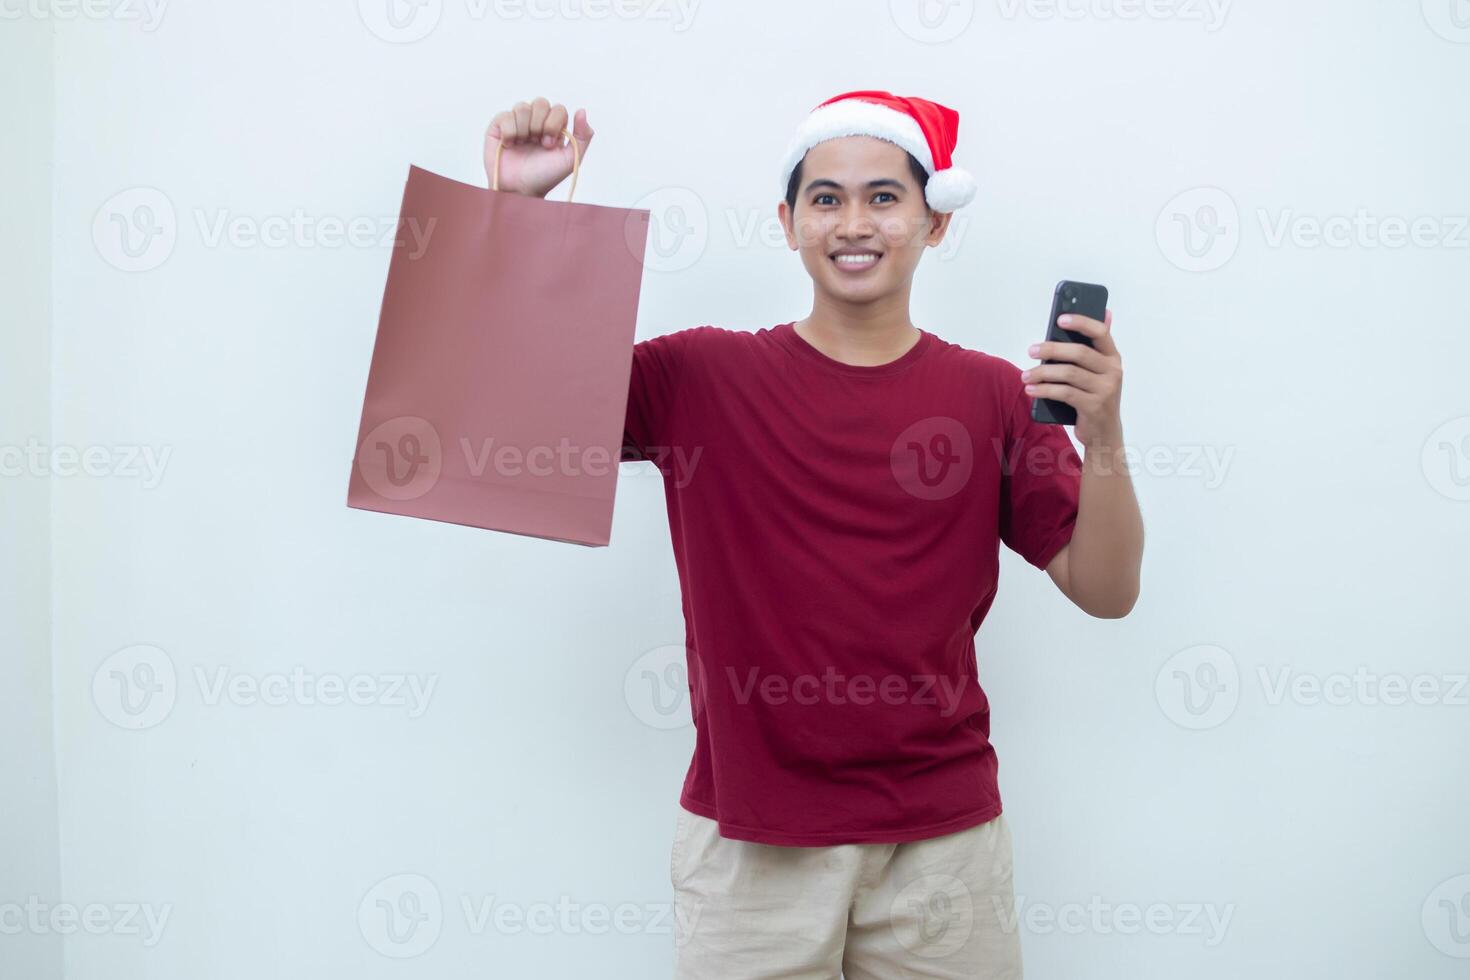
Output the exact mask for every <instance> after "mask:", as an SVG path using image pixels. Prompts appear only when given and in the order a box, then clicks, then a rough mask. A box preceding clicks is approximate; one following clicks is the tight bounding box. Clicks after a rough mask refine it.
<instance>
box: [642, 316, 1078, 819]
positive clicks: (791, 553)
mask: <svg viewBox="0 0 1470 980" xmlns="http://www.w3.org/2000/svg"><path fill="white" fill-rule="evenodd" d="M1030 405H1031V400H1030V398H1029V397H1028V396H1027V395H1026V394H1025V391H1024V389H1023V386H1022V382H1021V380H1020V369H1019V368H1017V367H1016V366H1015V365H1014V364H1011V363H1010V362H1008V361H1006V360H1003V359H1001V358H998V357H993V356H991V355H988V354H982V353H980V352H978V351H973V350H968V349H966V348H963V347H960V346H958V345H956V344H952V343H949V342H948V341H945V340H942V339H940V338H939V337H937V336H935V335H934V334H931V333H928V332H927V331H924V332H922V333H921V336H920V338H919V340H918V342H917V343H916V344H915V345H914V346H913V347H911V348H910V349H909V350H908V351H907V352H905V353H904V354H903V355H902V356H900V357H899V358H898V359H896V360H894V361H890V362H889V363H887V364H881V365H875V366H855V365H849V364H844V363H842V362H841V361H838V360H835V359H833V358H831V357H828V356H827V355H825V354H823V353H822V352H821V351H819V350H817V349H816V348H815V347H813V346H812V345H811V344H809V343H808V342H807V341H805V340H803V339H802V338H801V336H800V335H799V334H797V333H796V331H795V329H794V328H793V325H792V324H791V323H783V324H780V325H779V326H776V327H771V328H766V329H762V330H758V331H756V332H754V333H751V332H746V331H738V330H726V329H724V328H721V327H714V326H700V327H693V328H691V329H688V330H681V331H678V332H676V333H671V334H666V335H665V336H662V337H655V338H653V339H651V340H645V341H642V342H640V343H638V344H636V345H634V349H633V368H632V377H631V379H630V384H629V391H628V406H627V421H626V430H625V433H624V438H623V441H624V446H623V455H622V458H623V459H624V460H634V459H649V460H652V461H653V462H654V463H655V464H656V465H657V466H658V467H659V469H660V471H661V472H662V473H663V478H664V488H665V494H666V498H667V501H668V513H669V528H670V531H671V533H672V536H673V548H674V560H675V564H676V565H677V567H678V572H679V582H680V586H681V588H682V591H683V607H684V621H685V630H686V634H685V646H686V647H687V649H688V661H689V662H688V667H689V674H688V676H689V680H690V705H691V709H692V713H693V716H694V724H695V730H696V736H695V748H694V757H693V760H692V761H691V763H690V766H689V772H688V775H687V777H686V778H685V780H684V789H683V793H682V794H681V796H680V803H681V804H682V805H683V806H684V808H685V809H687V810H690V811H692V812H694V813H698V814H702V815H703V816H706V817H710V818H712V819H715V820H717V821H719V827H720V833H721V835H723V836H725V837H729V838H734V839H737V840H747V841H755V842H758V843H763V844H782V845H802V846H818V845H831V844H848V843H894V842H901V841H909V840H919V839H923V838H927V837H936V836H939V835H941V834H947V833H952V832H954V831H958V830H963V829H964V828H966V827H971V826H974V825H976V824H980V823H984V822H985V821H987V820H990V819H992V818H994V817H995V816H996V815H997V814H999V813H1000V811H1001V802H1000V793H999V790H998V789H997V786H996V759H995V750H994V749H993V748H992V747H991V745H990V740H989V734H990V709H989V703H988V701H987V699H986V697H985V693H984V691H982V690H981V688H980V685H979V682H978V675H977V671H976V663H975V631H976V630H977V629H978V628H979V627H980V623H981V621H982V620H983V619H984V618H985V614H986V612H987V611H988V610H989V609H990V604H991V601H992V600H993V599H994V597H995V589H996V578H997V571H998V568H999V551H1000V549H999V544H1000V542H1002V541H1004V542H1005V543H1006V545H1007V546H1008V547H1010V548H1011V549H1013V550H1014V551H1016V552H1017V553H1018V554H1020V555H1021V556H1022V557H1024V558H1025V559H1026V560H1027V561H1029V562H1030V563H1031V564H1033V565H1035V566H1037V567H1038V568H1041V567H1045V565H1046V564H1047V563H1048V562H1049V561H1050V560H1051V559H1052V557H1053V556H1054V555H1055V554H1056V553H1057V552H1058V551H1060V550H1061V548H1062V547H1063V546H1064V545H1065V544H1066V543H1067V541H1068V540H1070V538H1071V534H1072V527H1073V525H1074V523H1075V521H1076V516H1077V498H1078V489H1079V485H1080V479H1081V468H1080V463H1081V460H1080V458H1079V456H1078V454H1077V452H1076V450H1075V449H1074V448H1073V446H1072V442H1071V440H1070V439H1069V438H1068V436H1067V434H1066V433H1065V431H1064V430H1063V429H1062V427H1061V426H1053V425H1040V424H1038V423H1035V422H1033V421H1031V413H1030Z"/></svg>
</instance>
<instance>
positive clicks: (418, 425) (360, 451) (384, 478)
mask: <svg viewBox="0 0 1470 980" xmlns="http://www.w3.org/2000/svg"><path fill="white" fill-rule="evenodd" d="M443 469H444V452H443V449H442V448H441V446H440V443H439V432H438V430H437V429H435V428H434V426H433V425H432V424H431V423H430V422H429V421H428V419H421V418H419V417H418V416H416V415H400V416H398V417H397V418H391V419H389V420H388V421H386V422H384V423H382V424H381V425H378V426H377V427H376V428H374V429H373V430H372V431H371V432H369V433H368V434H367V437H366V438H365V439H363V440H362V444H361V445H359V446H358V447H357V471H358V472H359V473H361V474H362V478H363V480H364V481H366V482H367V485H368V486H369V487H370V488H372V491H373V492H374V493H376V494H377V495H378V496H380V497H383V498H384V499H386V500H416V499H418V498H419V497H422V496H423V495H424V494H426V493H428V492H429V491H430V490H432V489H433V488H434V485H435V484H436V483H438V482H439V475H440V473H441V472H442V471H443Z"/></svg>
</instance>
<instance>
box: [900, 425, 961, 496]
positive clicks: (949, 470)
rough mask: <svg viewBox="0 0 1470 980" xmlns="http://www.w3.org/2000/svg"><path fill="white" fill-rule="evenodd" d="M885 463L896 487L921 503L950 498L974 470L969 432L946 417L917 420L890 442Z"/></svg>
mask: <svg viewBox="0 0 1470 980" xmlns="http://www.w3.org/2000/svg"><path fill="white" fill-rule="evenodd" d="M888 462H889V467H890V469H892V471H893V478H894V479H895V480H897V481H898V485H899V486H901V487H903V488H904V490H906V491H907V492H909V493H910V494H912V495H913V496H915V497H918V498H919V499H920V500H943V499H944V498H946V497H952V496H954V495H955V494H956V493H958V492H959V491H960V489H961V488H962V487H964V485H965V484H966V483H968V482H969V481H970V473H971V472H972V471H973V470H974V468H975V452H974V448H973V446H972V444H971V442H970V430H969V429H967V428H965V426H964V425H963V423H961V422H960V421H959V420H958V419H953V418H950V417H949V416H947V415H934V416H930V417H929V418H926V419H920V420H919V421H917V422H915V423H914V424H913V425H911V426H909V427H908V428H907V429H904V430H903V431H902V432H900V433H899V434H898V438H897V439H894V440H893V446H892V448H891V449H890V450H889V456H888Z"/></svg>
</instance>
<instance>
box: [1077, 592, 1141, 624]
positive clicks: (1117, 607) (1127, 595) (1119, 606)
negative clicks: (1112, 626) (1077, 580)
mask: <svg viewBox="0 0 1470 980" xmlns="http://www.w3.org/2000/svg"><path fill="white" fill-rule="evenodd" d="M1137 604H1138V586H1137V585H1136V584H1135V585H1134V586H1133V587H1132V588H1130V589H1128V590H1126V591H1124V592H1121V593H1118V594H1116V595H1111V596H1107V597H1105V598H1098V599H1095V600H1093V601H1092V602H1088V603H1085V604H1083V603H1079V604H1078V605H1080V606H1082V611H1083V612H1085V613H1087V615H1089V616H1092V617H1093V618H1095V619H1122V618H1123V617H1124V616H1127V615H1128V614H1129V613H1131V612H1132V611H1133V607H1134V606H1135V605H1137Z"/></svg>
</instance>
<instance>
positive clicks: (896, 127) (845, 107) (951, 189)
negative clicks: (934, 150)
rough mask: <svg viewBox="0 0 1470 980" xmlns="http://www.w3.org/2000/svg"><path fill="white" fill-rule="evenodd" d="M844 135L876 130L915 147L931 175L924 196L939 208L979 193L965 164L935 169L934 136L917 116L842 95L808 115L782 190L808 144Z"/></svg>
mask: <svg viewBox="0 0 1470 980" xmlns="http://www.w3.org/2000/svg"><path fill="white" fill-rule="evenodd" d="M842 136H874V137H877V138H878V139H882V140H887V141H888V142H890V143H894V144H896V145H897V146H898V147H899V148H901V149H904V150H907V151H908V152H909V153H912V154H913V155H914V159H916V160H918V161H919V163H920V165H921V166H923V168H924V172H925V173H927V174H928V175H929V181H928V185H927V187H926V188H925V191H924V199H925V201H926V202H927V203H928V205H929V207H931V208H933V209H934V210H935V211H940V212H947V211H954V210H956V209H958V208H962V207H964V206H965V205H966V204H969V203H970V201H971V200H972V199H973V198H974V197H975V178H974V177H972V176H971V175H970V174H969V173H968V172H966V171H965V170H962V169H960V168H959V167H956V166H950V167H949V169H947V170H941V171H939V172H938V173H935V172H934V157H933V154H931V153H930V152H929V141H928V140H926V139H925V138H924V131H923V130H922V129H920V128H919V124H918V122H916V121H915V120H914V117H913V116H910V115H909V114H908V113H906V112H899V111H898V110H897V109H893V108H890V107H889V106H886V105H881V104H879V103H877V102H867V101H864V100H862V99H843V100H842V101H841V102H833V103H830V104H828V105H824V106H821V107H820V108H817V109H814V110H812V112H811V113H809V114H808V115H807V117H806V119H804V120H803V121H802V124H801V126H800V128H798V129H797V131H796V135H795V136H793V137H792V139H791V142H790V144H789V145H788V146H787V149H786V158H785V160H784V161H783V162H782V168H781V188H782V190H783V191H784V190H785V188H786V185H787V184H789V183H790V182H791V172H792V171H793V170H795V169H796V165H797V164H798V163H800V162H801V158H802V157H804V156H806V152H807V150H810V149H811V148H812V147H814V146H816V145H817V144H818V143H823V142H826V141H827V140H830V139H838V138H839V137H842Z"/></svg>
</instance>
